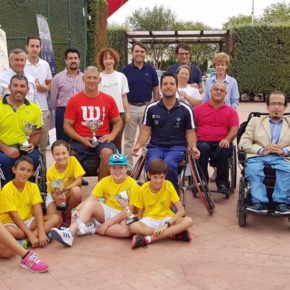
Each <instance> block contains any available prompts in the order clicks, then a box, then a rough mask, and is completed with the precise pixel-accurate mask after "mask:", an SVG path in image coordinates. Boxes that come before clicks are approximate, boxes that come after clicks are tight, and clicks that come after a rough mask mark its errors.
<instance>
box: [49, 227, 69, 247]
mask: <svg viewBox="0 0 290 290" xmlns="http://www.w3.org/2000/svg"><path fill="white" fill-rule="evenodd" d="M50 232H51V238H52V239H54V240H56V241H58V242H60V243H62V244H63V245H65V246H67V247H71V246H72V244H73V240H74V237H73V234H72V232H71V231H70V230H69V229H61V230H59V229H57V228H52V230H51V231H50Z"/></svg>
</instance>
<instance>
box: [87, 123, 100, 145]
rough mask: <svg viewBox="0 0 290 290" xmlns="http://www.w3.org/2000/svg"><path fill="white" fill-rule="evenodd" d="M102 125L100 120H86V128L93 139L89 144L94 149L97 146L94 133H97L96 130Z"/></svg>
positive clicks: (97, 142)
mask: <svg viewBox="0 0 290 290" xmlns="http://www.w3.org/2000/svg"><path fill="white" fill-rule="evenodd" d="M101 125H103V122H102V121H100V120H88V121H87V126H88V127H89V129H90V131H91V133H92V134H93V138H92V140H91V144H92V145H93V147H96V146H98V145H99V141H98V138H97V137H96V132H97V131H98V128H99V127H100V126H101Z"/></svg>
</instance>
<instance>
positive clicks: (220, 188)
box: [217, 184, 229, 195]
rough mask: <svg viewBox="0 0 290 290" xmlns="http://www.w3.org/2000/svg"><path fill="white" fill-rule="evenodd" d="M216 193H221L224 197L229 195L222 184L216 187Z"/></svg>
mask: <svg viewBox="0 0 290 290" xmlns="http://www.w3.org/2000/svg"><path fill="white" fill-rule="evenodd" d="M217 191H218V192H220V193H223V194H225V195H228V194H229V191H228V188H227V187H226V186H225V185H224V184H219V185H218V186H217Z"/></svg>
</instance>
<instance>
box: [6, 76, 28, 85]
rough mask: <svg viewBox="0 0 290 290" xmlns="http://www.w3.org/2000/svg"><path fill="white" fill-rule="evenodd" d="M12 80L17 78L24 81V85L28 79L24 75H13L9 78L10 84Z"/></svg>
mask: <svg viewBox="0 0 290 290" xmlns="http://www.w3.org/2000/svg"><path fill="white" fill-rule="evenodd" d="M13 80H19V81H25V82H26V85H27V86H28V79H27V77H26V76H24V75H14V76H13V77H12V78H11V79H10V85H11V84H12V81H13Z"/></svg>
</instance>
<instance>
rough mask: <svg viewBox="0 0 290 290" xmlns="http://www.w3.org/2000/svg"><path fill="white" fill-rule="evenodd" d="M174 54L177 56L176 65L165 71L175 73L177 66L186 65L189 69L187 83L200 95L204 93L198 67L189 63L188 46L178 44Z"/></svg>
mask: <svg viewBox="0 0 290 290" xmlns="http://www.w3.org/2000/svg"><path fill="white" fill-rule="evenodd" d="M175 52H176V55H177V63H175V64H173V65H171V66H169V67H168V69H167V71H168V72H171V73H176V71H177V69H178V68H179V66H181V65H188V66H189V67H190V77H189V80H188V83H189V84H191V85H192V86H194V87H196V88H197V89H198V90H199V92H200V94H202V93H203V92H204V87H203V83H202V74H201V71H200V69H199V67H198V66H197V65H194V64H193V63H192V62H191V61H190V46H189V45H187V44H186V43H179V44H178V45H177V46H176V49H175Z"/></svg>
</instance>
